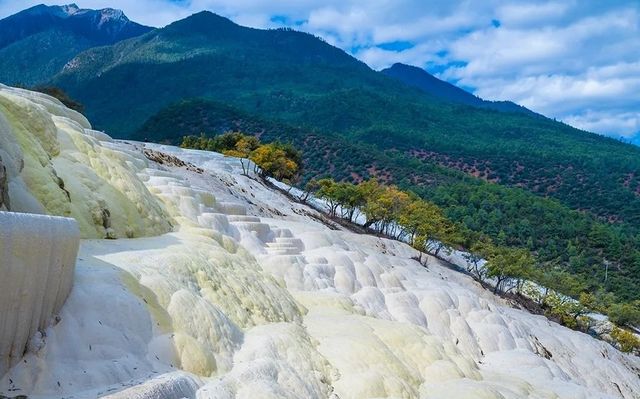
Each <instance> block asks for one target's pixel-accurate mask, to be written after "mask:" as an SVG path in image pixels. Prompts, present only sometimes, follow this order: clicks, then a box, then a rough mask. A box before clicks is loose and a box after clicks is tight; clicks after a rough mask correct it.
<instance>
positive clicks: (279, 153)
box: [250, 143, 298, 182]
mask: <svg viewBox="0 0 640 399" xmlns="http://www.w3.org/2000/svg"><path fill="white" fill-rule="evenodd" d="M250 159H251V160H252V161H253V162H254V163H255V164H256V166H257V167H259V170H257V172H258V173H259V175H260V176H261V177H263V178H265V177H273V178H275V179H277V180H284V181H287V182H291V179H293V178H294V177H295V176H296V175H297V173H298V164H297V163H296V162H295V161H293V160H292V159H289V158H288V157H287V153H286V151H285V150H284V149H283V148H282V147H281V145H279V144H278V143H270V144H264V145H261V146H260V147H258V148H256V149H255V150H253V151H252V152H251V155H250Z"/></svg>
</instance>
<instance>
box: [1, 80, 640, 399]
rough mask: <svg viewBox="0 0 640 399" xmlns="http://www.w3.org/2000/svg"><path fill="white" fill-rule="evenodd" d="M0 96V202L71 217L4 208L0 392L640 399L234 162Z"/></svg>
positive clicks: (568, 352)
mask: <svg viewBox="0 0 640 399" xmlns="http://www.w3.org/2000/svg"><path fill="white" fill-rule="evenodd" d="M0 104H1V106H0V124H1V125H0V129H1V131H2V132H3V134H2V136H0V154H2V158H3V162H5V163H6V165H7V170H8V171H9V174H8V176H9V184H8V186H9V196H11V197H12V198H11V199H12V201H11V204H12V207H13V206H14V205H15V206H19V207H22V208H23V209H22V210H23V211H30V212H40V213H43V212H46V213H49V214H52V215H56V216H67V217H69V216H73V218H74V219H75V220H74V219H71V218H52V217H45V216H42V215H33V214H18V213H3V212H0V226H2V227H3V228H2V229H0V237H1V238H2V239H1V240H0V256H1V257H0V259H2V261H1V262H0V273H2V278H1V279H0V288H2V289H0V304H2V306H0V320H2V323H0V338H1V339H0V349H2V350H0V397H4V398H16V397H18V398H19V397H23V398H24V397H29V398H59V397H67V398H69V397H74V398H96V397H100V398H105V399H117V398H149V399H152V398H153V399H160V398H202V399H204V398H211V399H212V398H227V399H249V398H283V399H293V398H308V399H327V398H331V399H337V398H342V399H369V398H421V399H444V398H485V399H505V398H510V399H514V398H602V399H604V398H611V399H625V398H634V397H637V393H638V392H640V379H639V378H638V376H637V374H638V370H640V358H639V357H637V356H634V355H632V354H626V353H622V352H621V351H619V350H617V349H616V348H614V347H613V346H612V345H610V344H609V343H607V342H604V341H600V340H597V339H594V337H592V336H590V335H588V334H584V333H582V332H579V331H573V330H570V329H568V328H566V327H563V326H560V325H559V324H557V323H555V322H553V321H551V320H549V319H547V318H545V317H543V316H540V315H533V314H531V313H529V312H527V311H526V310H524V309H517V308H514V307H513V306H512V305H510V303H511V301H507V300H505V299H504V298H500V297H498V296H495V295H493V294H492V293H491V291H489V290H486V289H484V288H482V287H481V286H479V285H478V284H477V283H476V282H475V281H474V280H472V279H471V277H469V276H467V275H465V274H462V273H459V272H456V271H454V270H452V269H451V268H450V267H449V266H448V265H447V264H446V263H444V262H442V261H439V260H438V259H435V258H433V257H427V258H426V259H427V260H426V263H427V264H426V266H425V265H423V264H421V263H419V262H418V261H417V260H416V258H417V256H418V253H417V251H415V250H414V249H412V248H411V247H409V246H408V245H406V244H404V243H402V242H399V241H395V240H389V239H385V238H381V237H375V236H371V235H367V234H358V233H354V232H351V231H349V230H347V229H345V228H343V227H341V226H336V225H334V224H332V223H331V222H329V221H328V220H327V219H326V217H323V215H322V214H321V213H320V212H318V211H317V210H316V209H314V208H312V207H309V206H308V205H305V204H300V203H297V202H295V201H292V200H291V198H290V197H288V196H286V195H285V194H283V193H282V192H280V191H278V190H275V189H273V188H272V187H270V186H269V185H267V184H265V183H264V182H262V181H260V180H259V178H258V177H257V176H256V175H255V174H253V173H252V174H251V176H250V177H249V176H244V175H243V174H242V167H241V165H240V162H239V160H238V159H237V158H231V157H224V156H222V155H221V154H217V153H213V152H205V151H195V150H186V149H180V148H177V147H171V146H161V145H156V144H143V143H134V142H123V141H114V140H112V139H111V138H110V137H108V136H107V135H105V134H100V133H98V132H96V131H93V130H91V126H90V125H89V123H88V122H87V121H86V119H85V118H83V117H82V116H81V115H79V114H77V113H75V112H73V111H71V110H69V109H65V108H64V107H63V106H62V105H61V104H60V103H57V102H56V101H55V100H54V99H53V98H50V97H47V96H45V95H42V94H39V93H31V92H27V91H24V90H17V89H13V88H8V87H6V86H0ZM8 120H11V121H13V120H20V121H21V122H22V124H20V125H11V124H9V123H6V122H5V121H8ZM24 126H30V127H31V126H34V127H41V129H24V128H23V127H24ZM20 165H25V167H24V168H21V167H20ZM18 200H19V201H18ZM325 223H328V224H329V225H326V224H325ZM76 224H77V226H78V227H76ZM5 226H9V228H8V229H7V228H5ZM78 228H79V230H80V234H81V239H79V237H78V235H79V234H78ZM105 237H110V238H116V237H117V238H119V239H105ZM125 237H129V238H134V239H122V238H125ZM76 252H77V254H78V256H77V260H76V261H75V262H73V261H72V259H73V260H75V259H74V258H75V257H74V256H73V255H75V253H76ZM70 255H71V256H70ZM423 259H425V256H424V255H423ZM72 286H73V288H72ZM67 295H68V297H67ZM65 298H66V301H65ZM9 304H10V306H9Z"/></svg>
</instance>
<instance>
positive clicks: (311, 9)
mask: <svg viewBox="0 0 640 399" xmlns="http://www.w3.org/2000/svg"><path fill="white" fill-rule="evenodd" d="M69 1H72V0H69ZM41 2H42V1H41V0H33V1H32V0H0V17H2V16H6V15H10V14H11V13H14V12H17V11H19V10H21V9H24V8H26V7H29V6H31V5H35V4H38V3H41ZM76 2H77V3H78V5H79V6H81V7H86V8H104V7H113V8H121V9H123V10H124V11H125V12H126V13H127V15H128V16H129V17H130V18H131V19H132V20H135V21H138V22H141V23H144V24H147V25H152V26H164V25H166V24H168V23H170V22H172V21H174V20H177V19H181V18H184V17H186V16H188V15H190V14H192V13H194V12H197V11H201V10H203V9H208V10H211V11H214V12H217V13H219V14H221V15H224V16H227V17H230V18H231V19H233V20H234V21H236V22H237V23H240V24H243V25H248V26H252V27H261V28H264V27H273V26H282V25H283V23H282V22H273V21H272V17H274V16H278V17H285V19H286V21H289V23H290V24H292V26H293V27H294V28H297V29H301V30H305V31H308V32H310V33H313V34H316V35H319V36H322V37H323V38H325V40H327V42H329V43H331V44H334V45H336V46H339V47H341V48H343V49H345V50H346V51H349V52H352V53H353V55H355V56H356V57H358V58H359V59H361V60H363V61H364V62H366V63H367V64H369V65H370V66H371V67H372V68H374V69H381V68H384V67H387V66H389V65H391V64H393V63H394V62H403V63H407V64H412V65H417V66H421V67H426V66H429V67H435V68H437V70H438V71H442V72H441V73H440V74H439V76H440V77H441V78H444V79H447V80H449V81H452V82H457V83H459V84H460V85H463V86H464V87H472V88H475V94H478V95H480V96H482V97H486V98H487V99H501V100H513V101H516V102H518V103H520V104H522V105H525V106H527V107H530V108H532V109H533V110H535V111H538V112H541V113H543V114H545V115H548V116H550V117H555V118H558V119H561V120H564V121H566V122H567V123H570V124H574V125H576V126H578V127H581V128H584V129H588V130H593V131H596V132H599V133H606V134H612V135H631V134H633V133H635V132H638V131H640V127H639V125H638V120H639V119H640V116H639V115H640V114H639V112H640V111H638V110H640V82H639V79H640V3H638V2H637V0H610V1H607V2H597V1H590V0H549V1H544V2H541V1H533V0H531V1H522V0H485V1H481V2H480V1H477V0H457V1H452V0H431V1H429V2H424V1H423V0H368V1H366V2H365V1H362V0H322V1H320V0H279V1H277V2H274V1H272V0H173V1H171V0H136V1H132V0H77V1H76ZM47 3H49V4H52V3H55V2H47ZM394 43H396V44H398V43H400V44H402V43H409V44H410V45H399V46H397V47H393V44H394ZM390 44H391V45H390Z"/></svg>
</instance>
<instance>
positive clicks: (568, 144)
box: [51, 12, 640, 299]
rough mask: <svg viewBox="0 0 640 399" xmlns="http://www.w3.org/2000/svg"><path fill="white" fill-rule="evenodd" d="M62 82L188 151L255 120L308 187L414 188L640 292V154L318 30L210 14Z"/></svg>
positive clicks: (252, 126) (98, 53)
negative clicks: (439, 85) (327, 182)
mask: <svg viewBox="0 0 640 399" xmlns="http://www.w3.org/2000/svg"><path fill="white" fill-rule="evenodd" d="M51 82H52V83H53V84H55V85H58V86H61V87H62V88H63V89H65V90H66V91H68V92H69V94H70V95H71V96H72V97H74V98H76V99H78V100H80V101H81V102H82V103H84V105H85V106H86V110H87V116H88V117H89V118H90V120H92V121H93V123H94V125H95V126H96V127H97V128H99V129H104V130H106V131H107V132H108V133H111V134H113V135H114V136H116V137H121V138H138V139H143V138H147V139H149V140H152V141H168V142H171V143H174V144H175V143H179V142H180V138H181V137H182V136H183V135H185V134H200V133H201V132H202V133H207V134H215V133H219V132H221V131H223V130H224V129H226V128H228V127H229V126H240V127H242V126H246V127H247V129H249V130H250V131H251V132H252V133H254V134H257V135H261V134H265V135H269V136H270V137H271V138H278V139H280V140H286V141H293V142H294V143H295V144H296V145H297V146H299V147H300V148H301V149H302V150H303V151H304V152H305V154H306V159H305V168H306V175H305V178H306V179H308V178H311V177H314V176H316V177H317V176H323V175H327V174H331V175H333V176H334V177H336V178H339V179H346V180H359V179H365V178H370V177H376V178H378V179H379V180H383V181H386V182H388V183H394V184H398V185H400V186H401V187H402V188H405V189H410V190H413V191H414V192H416V193H418V194H419V195H421V196H423V197H425V198H428V199H430V200H432V201H434V202H436V203H437V204H438V205H440V206H442V207H443V208H445V210H446V212H447V215H448V216H449V217H450V218H451V219H453V220H455V221H456V222H459V223H461V224H464V225H465V226H466V227H467V228H468V229H469V230H470V231H473V232H476V233H483V234H487V235H489V236H490V237H492V238H493V239H495V240H496V241H497V242H499V243H500V244H504V245H509V246H514V247H525V248H528V249H530V250H531V251H533V252H534V253H535V254H536V255H537V256H539V258H540V259H541V261H542V262H544V263H549V264H561V265H563V266H564V267H566V268H567V269H568V270H571V271H573V272H575V273H578V274H580V275H581V276H583V277H584V278H585V280H586V281H588V283H589V284H590V285H591V286H592V287H593V289H594V290H595V289H597V288H598V287H604V285H605V284H604V281H605V273H608V274H607V280H606V288H607V289H609V290H612V291H614V292H616V294H617V295H619V296H620V297H621V298H626V299H634V298H640V290H637V289H635V288H634V287H638V288H640V250H639V248H640V234H639V232H640V148H638V147H635V146H631V145H628V144H625V143H621V142H619V141H617V140H613V139H609V138H606V137H602V136H599V135H596V134H593V133H589V132H584V131H581V130H578V129H575V128H572V127H570V126H568V125H565V124H562V123H559V122H555V121H553V120H550V119H547V118H543V117H540V116H538V115H530V114H529V113H526V112H525V113H523V112H498V111H496V110H493V109H486V108H479V107H475V106H468V105H465V104H459V103H453V102H451V101H448V100H447V101H444V100H443V98H441V97H439V96H437V95H434V94H429V93H425V92H424V91H422V90H419V89H417V88H414V87H410V86H407V85H406V84H404V83H402V82H399V81H398V80H397V79H394V78H391V77H389V76H386V75H385V74H382V73H379V72H376V71H373V70H371V69H370V68H369V67H367V66H366V65H365V64H363V63H362V62H360V61H358V60H356V59H354V58H353V57H351V56H349V55H348V54H346V53H345V52H343V51H342V50H339V49H337V48H335V47H333V46H331V45H329V44H327V43H326V42H324V41H322V40H321V39H318V38H316V37H314V36H312V35H309V34H306V33H301V32H296V31H292V30H260V29H252V28H246V27H242V26H239V25H237V24H235V23H233V22H231V21H229V20H228V19H225V18H222V17H220V16H218V15H215V14H212V13H209V12H202V13H198V14H195V15H193V16H191V17H189V18H186V19H184V20H181V21H177V22H175V23H173V24H171V25H169V26H167V27H166V28H163V29H158V30H154V31H151V32H148V33H146V34H144V35H142V36H138V37H135V38H132V39H129V40H124V41H121V42H118V43H116V44H114V45H112V46H105V47H97V48H92V49H89V50H87V51H85V52H83V53H81V54H79V55H78V56H77V57H76V58H74V59H73V60H72V61H71V62H69V63H68V64H67V66H66V67H65V68H64V70H63V71H62V72H61V73H60V74H58V75H57V76H55V77H54V78H53V79H52V81H51ZM236 117H237V118H239V119H233V118H236ZM230 122H231V123H230ZM236 122H237V123H236ZM610 242H613V243H615V244H614V245H608V243H610ZM605 263H607V264H608V263H613V264H615V265H616V266H615V267H614V268H605V267H603V266H602V265H603V264H605ZM614 269H615V271H614V272H612V270H614ZM607 271H608V272H607Z"/></svg>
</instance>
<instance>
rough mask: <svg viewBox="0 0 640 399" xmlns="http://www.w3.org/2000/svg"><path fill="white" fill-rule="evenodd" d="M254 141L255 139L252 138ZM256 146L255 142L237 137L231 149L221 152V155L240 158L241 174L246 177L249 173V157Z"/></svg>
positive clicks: (247, 138)
mask: <svg viewBox="0 0 640 399" xmlns="http://www.w3.org/2000/svg"><path fill="white" fill-rule="evenodd" d="M253 139H255V137H253ZM256 145H257V139H256V141H254V140H251V139H250V138H249V137H239V138H238V141H236V142H235V144H234V146H233V148H232V149H228V150H223V152H222V153H223V154H224V155H227V156H230V157H237V158H240V165H241V166H242V174H243V175H245V176H246V175H247V174H248V173H249V157H250V156H251V153H252V151H254V150H255V148H254V147H255V146H256Z"/></svg>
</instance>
